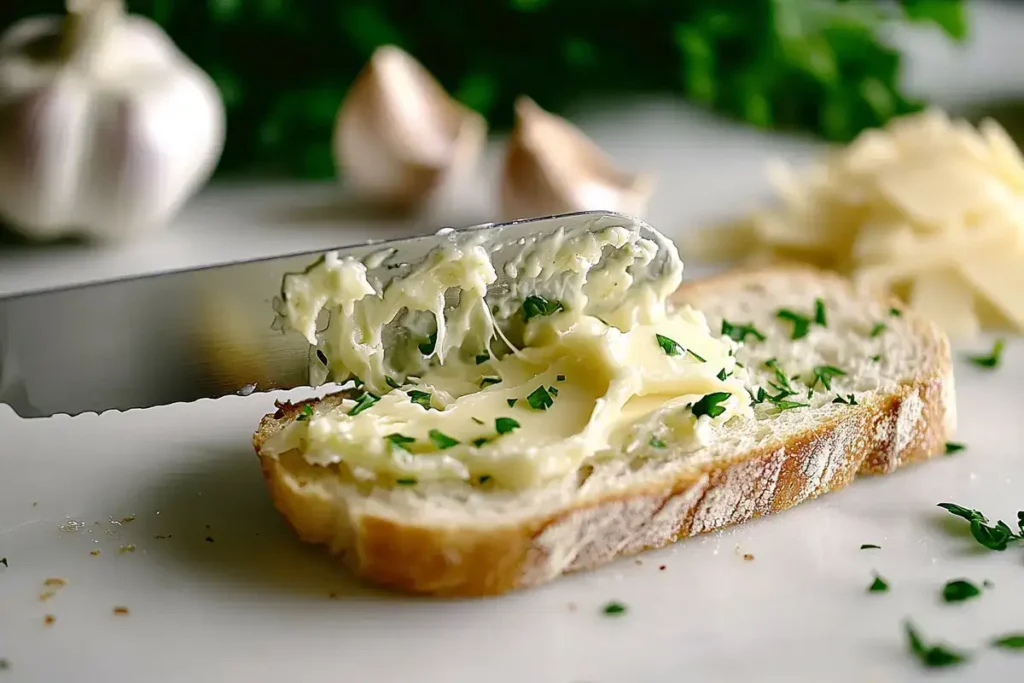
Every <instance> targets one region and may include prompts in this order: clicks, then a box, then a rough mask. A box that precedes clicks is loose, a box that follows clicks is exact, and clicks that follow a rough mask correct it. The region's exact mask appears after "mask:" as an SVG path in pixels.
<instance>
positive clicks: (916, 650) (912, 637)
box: [903, 621, 967, 668]
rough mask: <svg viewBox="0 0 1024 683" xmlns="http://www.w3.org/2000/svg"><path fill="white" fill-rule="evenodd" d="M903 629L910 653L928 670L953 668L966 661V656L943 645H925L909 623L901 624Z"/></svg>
mask: <svg viewBox="0 0 1024 683" xmlns="http://www.w3.org/2000/svg"><path fill="white" fill-rule="evenodd" d="M903 629H904V631H905V632H906V634H907V641H908V643H909V645H910V651H911V652H912V653H913V654H914V655H915V656H916V657H917V658H918V659H919V660H921V663H922V664H924V665H925V666H927V667H929V668H939V667H944V666H953V665H954V664H959V663H961V662H963V661H965V660H966V659H967V655H965V654H962V653H960V652H957V651H955V650H952V649H950V648H948V647H946V646H944V645H925V643H924V641H923V640H921V635H920V634H919V633H918V632H917V629H916V628H914V625H913V624H912V623H910V622H909V621H906V622H904V623H903Z"/></svg>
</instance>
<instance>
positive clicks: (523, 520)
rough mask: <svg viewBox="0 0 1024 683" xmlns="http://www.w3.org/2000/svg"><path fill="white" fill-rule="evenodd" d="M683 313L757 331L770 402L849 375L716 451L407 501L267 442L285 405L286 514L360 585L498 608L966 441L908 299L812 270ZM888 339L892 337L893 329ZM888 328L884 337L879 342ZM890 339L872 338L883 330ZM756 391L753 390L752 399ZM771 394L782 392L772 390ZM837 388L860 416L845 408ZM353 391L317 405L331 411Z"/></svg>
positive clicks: (717, 291)
mask: <svg viewBox="0 0 1024 683" xmlns="http://www.w3.org/2000/svg"><path fill="white" fill-rule="evenodd" d="M816 298H820V299H821V300H822V301H823V302H824V304H825V310H826V314H827V325H826V326H821V325H813V326H812V328H811V331H810V333H809V334H808V335H807V336H806V337H804V338H802V339H799V340H797V341H793V340H792V339H791V337H792V333H793V325H792V323H790V322H787V321H786V320H782V319H779V318H778V317H777V316H776V312H777V311H778V310H779V309H780V308H789V309H792V310H794V311H797V312H801V313H802V314H805V315H806V314H809V313H810V312H811V311H812V310H813V306H814V300H815V299H816ZM676 300H677V302H679V303H688V304H692V305H693V306H694V307H695V308H697V309H699V310H702V311H704V313H705V314H706V315H707V317H708V321H709V323H710V325H711V327H712V330H715V331H717V330H718V329H719V328H720V326H721V324H722V320H723V318H724V319H726V320H728V321H730V322H732V323H754V324H755V325H756V326H757V328H758V329H759V330H760V331H762V332H763V333H765V335H766V337H767V338H766V340H765V341H755V340H754V339H752V338H748V339H747V343H746V344H745V345H744V346H743V347H742V348H741V349H740V351H739V352H737V357H738V358H739V360H740V361H741V362H743V363H744V364H745V365H746V367H747V368H748V370H749V371H750V373H751V377H752V382H753V383H756V384H757V385H758V386H762V387H765V388H766V389H767V388H768V382H769V381H774V380H775V379H776V378H775V376H774V371H773V370H771V369H769V368H766V367H765V365H764V362H765V361H766V360H768V359H769V358H772V357H775V358H777V359H778V366H779V367H782V368H784V369H785V368H787V365H790V366H791V367H793V368H794V369H795V368H796V366H797V364H798V363H799V364H803V365H802V366H803V367H805V368H810V367H812V366H819V365H831V366H835V367H838V368H841V369H843V370H844V371H845V372H846V373H847V374H846V375H845V376H839V377H835V378H833V379H832V389H833V391H831V392H826V391H824V390H823V388H822V386H821V385H820V384H818V386H817V387H816V390H815V393H813V394H812V396H811V398H810V399H807V398H806V394H805V393H804V392H805V390H806V388H807V384H803V385H799V384H797V382H796V381H794V382H793V383H794V387H795V388H800V390H801V392H802V393H801V395H800V396H798V397H794V398H795V399H798V400H801V401H804V402H807V403H809V406H808V407H801V408H794V409H790V410H783V411H779V410H778V409H774V408H771V406H770V403H764V404H761V405H759V406H757V407H756V414H757V418H756V419H755V420H751V421H747V422H746V423H743V424H740V425H739V426H736V427H733V426H732V424H730V425H729V427H728V428H726V429H725V430H724V432H725V433H724V435H723V437H722V438H721V439H719V440H717V441H716V442H715V443H714V444H713V445H711V446H708V447H704V448H702V449H700V450H698V451H696V452H689V453H680V452H672V451H671V449H672V445H671V444H669V452H668V453H667V455H668V456H669V457H667V458H665V459H661V460H657V461H656V460H627V459H625V458H623V459H622V460H621V461H618V460H616V461H611V462H602V463H599V464H596V465H586V466H583V467H581V468H580V469H579V471H577V472H576V473H574V474H573V475H571V476H568V477H566V478H565V479H564V480H562V481H558V482H554V483H552V484H550V485H547V486H544V487H542V488H538V489H532V490H527V491H523V492H507V491H501V490H494V489H491V490H488V489H486V488H481V487H479V486H473V485H470V484H468V483H466V484H464V483H433V484H421V485H418V486H416V487H409V488H401V489H385V488H379V487H368V486H367V485H366V484H358V483H356V482H354V481H351V480H349V481H346V480H345V479H344V477H343V476H342V475H341V474H340V473H339V471H338V470H337V469H336V468H324V467H318V466H311V465H309V464H307V463H306V462H305V461H304V460H303V458H302V455H301V454H300V453H298V452H295V451H290V452H288V453H285V454H283V455H281V456H280V457H272V456H270V455H267V454H265V453H264V452H263V445H264V444H265V443H266V442H267V440H268V439H269V438H270V437H271V436H272V435H273V434H274V433H275V432H277V431H278V430H279V429H281V428H282V427H283V426H284V425H285V424H287V423H288V422H289V421H291V420H294V419H295V418H296V416H297V415H298V414H299V413H300V411H301V410H302V406H303V405H305V403H299V404H295V405H293V404H289V403H283V404H278V408H279V409H278V411H277V412H276V413H275V414H273V415H268V416H266V417H265V418H264V419H263V421H262V422H261V424H260V426H259V430H258V431H257V433H256V435H255V437H254V445H255V448H256V452H257V453H258V454H259V456H260V459H261V461H262V466H263V472H264V475H265V477H266V480H267V484H268V485H269V488H270V494H271V496H272V497H273V500H274V504H275V505H276V506H277V508H278V510H279V511H280V512H281V513H282V514H283V515H284V516H285V518H286V519H287V520H288V521H289V523H290V524H291V525H292V527H293V528H294V529H295V531H296V532H297V533H298V535H299V536H300V537H301V538H302V539H303V540H304V541H307V542H310V543H317V544H323V545H325V546H327V547H328V548H329V549H330V551H331V552H332V553H334V554H336V555H338V556H340V557H341V558H343V559H344V561H345V562H346V563H347V564H348V565H349V566H350V567H351V568H352V569H353V570H354V571H355V572H356V573H357V574H358V575H360V576H363V577H366V578H368V579H370V580H372V581H375V582H378V583H381V584H384V585H387V586H390V587H393V588H395V589H399V590H402V591H406V592H411V593H421V594H422V593H426V594H436V595H460V596H482V595H495V594H500V593H504V592H506V591H510V590H512V589H516V588H522V587H527V586H534V585H537V584H540V583H544V582H546V581H550V580H552V579H554V578H556V577H557V576H559V575H560V574H563V573H566V572H575V571H580V570H586V569H592V568H594V567H597V566H599V565H603V564H605V563H608V562H610V561H612V560H613V559H615V558H616V557H620V556H625V555H632V554H635V553H639V552H641V551H643V550H646V549H650V548H658V547H661V546H665V545H667V544H669V543H672V542H674V541H677V540H679V539H681V538H685V537H688V536H693V535H696V534H700V533H704V532H708V531H713V530H715V529H721V528H723V527H726V526H729V525H731V524H736V523H738V522H743V521H745V520H747V519H750V518H752V517H755V516H759V515H766V514H769V513H772V512H779V511H781V510H785V509H786V508H789V507H792V506H793V505H796V504H797V503H800V502H803V501H805V500H808V499H810V498H814V497H816V496H819V495H821V494H823V493H827V492H829V491H834V490H836V489H839V488H842V487H843V486H846V485H847V484H849V483H850V482H851V481H853V479H854V478H855V477H856V476H857V475H858V474H886V473H888V472H892V471H893V470H895V469H896V468H898V467H900V466H902V465H906V464H909V463H913V462H916V461H919V460H924V459H926V458H928V457H930V456H932V455H935V454H937V453H940V452H942V451H943V449H944V444H945V442H946V441H947V440H949V439H950V438H951V437H952V435H953V432H954V430H955V427H956V409H955V402H954V385H953V372H952V363H951V361H950V352H949V344H948V342H947V340H946V338H945V337H944V336H943V334H942V333H941V332H940V331H939V330H938V329H937V328H936V327H935V326H934V325H932V324H931V323H929V322H927V321H925V320H923V319H921V318H919V317H916V316H914V315H913V314H912V313H911V312H909V311H908V312H906V313H904V314H899V315H897V314H896V313H897V312H896V311H895V310H893V309H892V306H893V302H890V301H888V300H883V299H879V298H877V297H874V296H868V295H863V294H858V293H857V292H855V291H854V289H853V287H852V286H851V285H850V284H849V283H848V282H847V281H845V280H843V279H841V278H839V277H837V276H833V275H829V274H824V273H820V272H817V271H810V270H804V269H769V270H759V271H749V272H742V273H731V274H726V275H723V276H719V277H715V278H711V279H707V280H703V281H696V282H691V283H687V284H685V285H684V286H683V287H682V288H681V289H680V290H679V292H678V294H677V295H676ZM880 324H881V325H884V329H883V328H881V327H879V325H880ZM876 328H877V329H876ZM873 333H874V334H873ZM751 390H752V391H755V388H754V387H751ZM769 391H771V390H770V389H769ZM836 392H838V393H839V394H840V395H842V396H843V397H844V400H848V399H846V398H845V397H847V396H848V395H849V394H853V395H854V401H855V402H856V404H855V405H846V404H839V403H834V402H833V401H834V400H835V397H836ZM338 400H339V398H338V395H332V396H328V397H326V398H324V399H323V400H321V401H312V402H307V403H310V404H311V405H313V406H314V409H315V410H316V411H317V412H319V411H321V410H325V409H330V408H331V407H332V406H334V405H336V404H337V402H338Z"/></svg>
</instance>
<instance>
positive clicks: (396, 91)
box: [334, 45, 487, 211]
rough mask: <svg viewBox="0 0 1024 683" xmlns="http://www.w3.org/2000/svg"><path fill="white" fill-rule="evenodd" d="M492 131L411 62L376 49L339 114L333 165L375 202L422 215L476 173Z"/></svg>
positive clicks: (390, 51) (393, 50)
mask: <svg viewBox="0 0 1024 683" xmlns="http://www.w3.org/2000/svg"><path fill="white" fill-rule="evenodd" d="M486 136H487V123H486V122H485V121H484V118H483V117H482V116H480V115H479V114H478V113H476V112H475V111H473V110H471V109H468V108H467V107H465V106H463V105H461V104H460V103H458V102H457V101H455V100H454V99H452V97H451V96H450V95H449V94H448V93H447V92H446V91H445V89H444V88H443V87H442V86H441V84H440V83H438V82H437V81H436V80H435V79H434V77H433V76H431V75H430V73H429V72H428V71H427V70H426V69H425V68H424V67H423V65H421V64H420V63H419V62H417V61H416V60H415V59H414V58H413V57H412V56H410V55H409V54H407V53H406V52H404V51H402V50H400V49H399V48H397V47H394V46H391V45H386V46H383V47H380V48H378V49H377V50H376V51H375V52H374V53H373V55H372V57H371V58H370V61H369V63H368V64H367V65H366V67H365V68H364V69H363V71H362V72H361V73H360V74H359V76H358V77H357V78H356V80H355V82H354V83H353V84H352V87H351V89H350V90H349V92H348V94H347V96H346V97H345V101H344V102H342V105H341V108H340V109H339V111H338V117H337V120H336V122H335V130H334V160H335V165H336V166H337V169H338V172H339V173H340V174H342V175H343V176H344V180H345V182H346V183H349V184H351V185H352V187H354V188H355V190H356V191H357V192H358V193H359V194H361V195H362V196H364V197H365V198H367V199H369V200H370V201H372V202H374V203H378V204H382V205H386V206H388V207H389V208H392V209H397V210H400V211H401V210H411V209H423V208H426V207H425V205H429V204H431V203H434V202H435V201H436V200H438V199H439V198H440V197H444V196H447V195H448V194H450V192H451V190H452V188H453V187H456V186H458V185H460V184H461V182H462V181H463V180H464V179H465V178H466V177H467V176H468V174H469V173H471V172H472V171H473V168H474V167H475V165H476V162H477V160H478V159H479V156H480V152H481V150H482V148H483V144H484V142H485V139H486Z"/></svg>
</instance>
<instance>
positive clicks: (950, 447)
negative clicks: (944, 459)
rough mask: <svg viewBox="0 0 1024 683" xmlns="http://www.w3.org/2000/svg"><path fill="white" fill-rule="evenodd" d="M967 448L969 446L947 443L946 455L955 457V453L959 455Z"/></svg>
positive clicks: (953, 442) (952, 442)
mask: <svg viewBox="0 0 1024 683" xmlns="http://www.w3.org/2000/svg"><path fill="white" fill-rule="evenodd" d="M965 448H967V446H965V445H963V444H962V443H956V442H955V441H947V442H946V455H953V454H954V453H959V452H960V451H962V450H964V449H965Z"/></svg>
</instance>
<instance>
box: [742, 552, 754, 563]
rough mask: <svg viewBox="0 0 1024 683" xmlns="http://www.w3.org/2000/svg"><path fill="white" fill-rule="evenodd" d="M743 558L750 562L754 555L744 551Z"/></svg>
mask: <svg viewBox="0 0 1024 683" xmlns="http://www.w3.org/2000/svg"><path fill="white" fill-rule="evenodd" d="M743 559H744V560H746V561H747V562H750V561H751V560H753V559H754V556H753V555H751V554H750V553H744V554H743Z"/></svg>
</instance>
